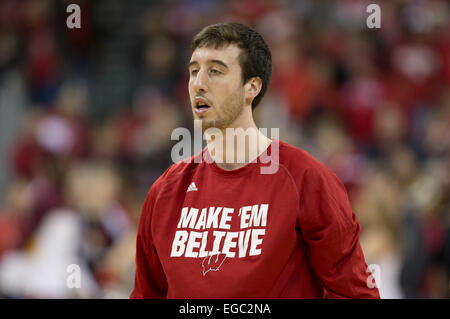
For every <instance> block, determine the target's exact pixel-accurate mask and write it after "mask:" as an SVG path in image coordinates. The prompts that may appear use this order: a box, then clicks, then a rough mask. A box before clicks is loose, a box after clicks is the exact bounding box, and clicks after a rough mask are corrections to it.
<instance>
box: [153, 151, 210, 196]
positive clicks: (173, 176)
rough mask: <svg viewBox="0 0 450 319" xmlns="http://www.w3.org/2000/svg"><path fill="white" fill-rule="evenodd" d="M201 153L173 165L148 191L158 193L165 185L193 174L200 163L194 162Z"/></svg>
mask: <svg viewBox="0 0 450 319" xmlns="http://www.w3.org/2000/svg"><path fill="white" fill-rule="evenodd" d="M201 153H202V152H200V153H198V154H195V155H192V156H191V157H189V158H187V159H184V160H182V161H179V162H176V163H173V164H172V165H170V166H169V167H168V168H167V169H166V170H165V172H164V173H163V174H162V175H161V176H160V177H159V178H158V179H157V180H156V181H155V182H154V183H153V185H152V186H151V188H150V191H160V190H161V189H162V188H164V187H165V186H166V185H168V184H171V183H173V182H174V181H176V180H177V179H179V178H181V177H184V176H186V175H187V174H193V173H194V172H195V170H196V169H198V167H199V164H200V162H199V161H197V160H196V158H197V157H198V156H200V155H201Z"/></svg>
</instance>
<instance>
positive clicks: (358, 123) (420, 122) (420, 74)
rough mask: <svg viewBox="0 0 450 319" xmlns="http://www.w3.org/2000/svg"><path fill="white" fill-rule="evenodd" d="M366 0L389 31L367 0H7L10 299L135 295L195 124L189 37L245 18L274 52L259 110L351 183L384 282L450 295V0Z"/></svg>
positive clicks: (1, 291)
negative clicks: (145, 244)
mask: <svg viewBox="0 0 450 319" xmlns="http://www.w3.org/2000/svg"><path fill="white" fill-rule="evenodd" d="M371 2H375V3H378V4H379V5H380V7H381V17H382V20H381V21H382V22H381V28H380V29H369V28H368V27H367V26H366V18H367V16H368V15H369V13H367V12H366V8H367V5H368V4H369V3H370V2H368V1H363V0H340V1H324V0H321V1H318V0H305V1H296V0H290V1H288V0H285V1H283V0H270V1H256V0H245V1H244V0H231V1H217V0H170V1H144V0H133V1H119V0H108V1H106V0H97V1H89V0H78V1H75V0H73V1H62V0H61V1H60V0H58V1H57V0H23V1H22V0H2V1H0V97H1V98H0V107H1V109H0V125H1V126H0V135H2V136H4V137H8V138H3V139H0V151H1V153H2V154H1V157H2V161H1V162H0V165H1V166H0V177H1V178H0V297H3V298H127V297H128V295H129V293H130V292H131V290H132V288H133V284H134V254H135V236H136V228H137V223H138V219H139V215H140V210H141V207H142V204H143V201H144V198H145V195H146V193H147V191H148V189H149V187H150V186H151V185H152V183H153V182H154V181H155V180H156V179H157V178H158V177H159V176H160V175H161V174H162V173H163V172H164V170H165V169H166V168H167V167H169V166H170V165H171V164H172V161H171V156H170V155H171V148H172V146H173V145H174V144H175V143H176V141H172V140H171V132H172V130H173V129H174V128H176V127H187V128H192V125H193V123H192V115H191V111H190V105H189V99H188V92H187V82H188V72H187V62H188V61H189V58H190V54H191V52H190V40H191V38H192V36H193V35H194V34H196V33H197V32H198V31H199V30H200V29H201V28H202V27H204V26H205V25H208V24H211V23H217V22H223V21H237V22H241V23H245V24H248V25H250V26H252V27H254V28H255V29H256V30H258V31H259V32H260V33H261V34H262V35H263V37H264V38H265V39H266V41H267V43H268V45H269V47H270V48H271V51H272V57H273V73H272V80H271V84H270V87H269V91H268V93H267V94H266V97H265V98H264V99H263V101H262V103H261V105H260V106H259V107H258V108H257V109H256V110H255V118H256V123H257V125H258V126H259V127H261V128H272V127H276V128H280V139H281V140H283V141H285V142H288V143H291V144H293V145H295V146H297V147H300V148H303V149H305V150H307V151H308V152H310V153H311V154H312V155H313V156H315V157H316V158H317V159H318V160H320V161H321V162H322V163H324V164H325V165H326V166H328V167H329V168H330V169H331V170H332V171H334V172H335V173H336V174H337V175H338V176H339V178H340V179H341V180H342V181H343V182H344V184H345V186H346V187H347V190H348V194H349V197H350V200H351V203H352V208H353V210H354V212H355V214H356V216H357V218H358V221H359V223H360V224H361V226H362V228H363V232H362V234H361V238H360V240H361V245H362V248H363V250H364V253H365V256H366V261H367V263H368V264H376V265H379V266H380V268H379V269H380V272H379V273H377V274H376V275H375V278H376V279H377V280H378V284H379V285H380V293H381V296H382V297H383V298H449V297H450V4H449V3H448V2H447V1H444V0H441V1H439V0H436V1H431V0H415V1H398V0H390V1H371ZM70 3H77V4H79V5H80V8H81V28H80V29H69V28H67V27H66V18H67V17H68V15H69V13H67V12H66V7H67V5H69V4H70ZM268 131H269V132H270V129H269V130H268ZM269 137H270V136H269ZM72 264H75V265H78V266H79V267H80V269H81V287H80V288H79V289H76V288H75V289H69V288H68V286H67V278H68V276H70V275H71V274H72V273H71V272H70V270H69V269H68V265H72Z"/></svg>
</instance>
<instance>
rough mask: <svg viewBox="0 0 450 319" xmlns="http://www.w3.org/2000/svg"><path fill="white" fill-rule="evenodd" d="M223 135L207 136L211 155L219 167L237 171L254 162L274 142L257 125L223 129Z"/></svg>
mask: <svg viewBox="0 0 450 319" xmlns="http://www.w3.org/2000/svg"><path fill="white" fill-rule="evenodd" d="M220 132H221V133H222V134H217V135H206V140H207V147H208V151H209V154H210V155H211V157H212V159H213V160H214V162H215V163H216V165H217V166H219V167H220V168H222V169H224V170H235V169H238V168H240V167H243V166H245V165H246V164H248V163H251V162H253V161H254V160H255V159H256V158H258V156H260V155H261V154H262V153H263V152H264V151H265V150H266V149H267V148H268V147H269V145H270V143H271V142H272V140H271V139H269V138H268V137H266V136H265V135H264V134H262V133H261V132H260V131H259V130H258V128H257V127H256V125H255V124H254V123H252V125H248V126H247V127H242V126H241V127H236V128H234V127H230V128H228V129H226V128H224V129H221V130H220Z"/></svg>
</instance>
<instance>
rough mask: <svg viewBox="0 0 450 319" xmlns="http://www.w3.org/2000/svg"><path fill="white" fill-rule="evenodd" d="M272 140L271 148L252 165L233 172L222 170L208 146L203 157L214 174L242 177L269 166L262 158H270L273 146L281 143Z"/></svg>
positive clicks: (246, 165) (251, 163)
mask: <svg viewBox="0 0 450 319" xmlns="http://www.w3.org/2000/svg"><path fill="white" fill-rule="evenodd" d="M271 140H272V142H271V143H270V144H269V146H268V147H267V148H266V149H265V150H264V151H263V152H262V153H261V154H260V155H259V156H258V157H257V158H256V159H254V160H253V161H252V162H250V163H247V164H245V165H244V166H242V167H239V168H237V169H232V170H226V169H223V168H220V167H219V166H218V165H217V164H216V162H215V161H214V160H213V159H212V157H211V155H210V154H209V150H208V146H205V148H204V149H203V153H204V154H203V155H204V158H205V159H206V161H205V165H207V167H210V168H211V169H212V171H213V172H215V173H217V174H219V175H222V176H226V177H237V176H242V175H244V174H247V173H249V172H250V171H252V170H254V169H256V168H260V167H262V166H265V165H268V163H262V162H261V158H262V157H263V156H269V157H270V155H271V153H272V145H274V143H276V144H279V143H280V141H279V140H277V139H275V138H272V139H271Z"/></svg>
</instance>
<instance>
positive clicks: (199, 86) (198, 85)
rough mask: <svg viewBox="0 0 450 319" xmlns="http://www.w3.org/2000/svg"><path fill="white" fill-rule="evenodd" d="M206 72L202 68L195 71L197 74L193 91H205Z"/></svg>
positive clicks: (206, 89) (206, 88) (206, 87)
mask: <svg viewBox="0 0 450 319" xmlns="http://www.w3.org/2000/svg"><path fill="white" fill-rule="evenodd" d="M207 81H208V79H207V74H206V73H205V72H203V71H202V70H201V71H199V72H198V73H197V76H196V77H195V80H194V90H195V92H197V93H198V92H207V91H208V86H207Z"/></svg>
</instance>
